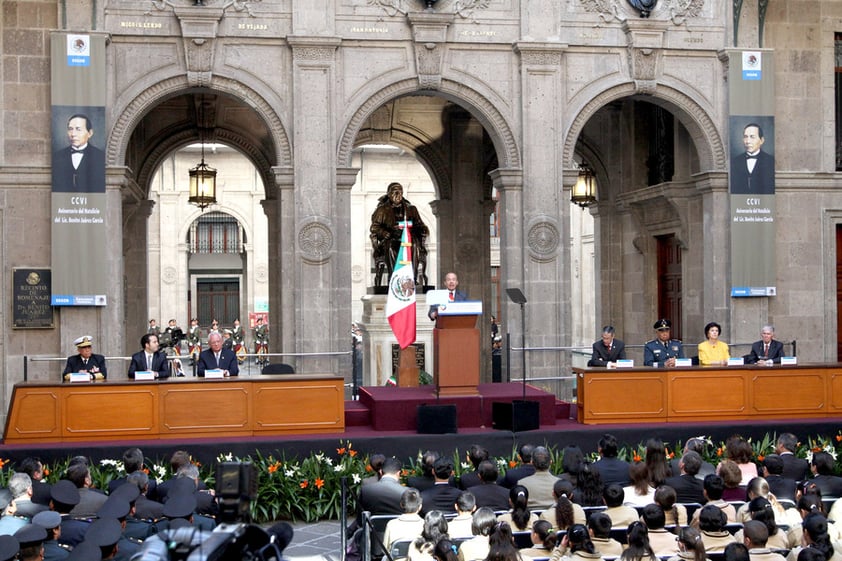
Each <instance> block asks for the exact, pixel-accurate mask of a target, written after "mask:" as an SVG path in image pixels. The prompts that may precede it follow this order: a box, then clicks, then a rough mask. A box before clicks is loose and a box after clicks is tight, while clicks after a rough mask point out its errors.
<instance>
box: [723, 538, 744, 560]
mask: <svg viewBox="0 0 842 561" xmlns="http://www.w3.org/2000/svg"><path fill="white" fill-rule="evenodd" d="M722 556H723V557H724V558H725V561H749V557H748V548H747V547H746V546H745V544H741V543H736V542H734V543H729V544H728V545H726V546H725V551H724V552H723V554H722Z"/></svg>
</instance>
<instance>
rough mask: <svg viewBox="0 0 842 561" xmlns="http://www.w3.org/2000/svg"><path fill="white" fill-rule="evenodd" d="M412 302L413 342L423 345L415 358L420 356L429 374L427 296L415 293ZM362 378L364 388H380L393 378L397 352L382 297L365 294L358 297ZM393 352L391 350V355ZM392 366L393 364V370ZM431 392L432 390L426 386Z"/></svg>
mask: <svg viewBox="0 0 842 561" xmlns="http://www.w3.org/2000/svg"><path fill="white" fill-rule="evenodd" d="M416 298H417V300H416V303H415V342H416V343H423V345H424V350H423V352H422V350H421V349H420V348H419V349H418V358H419V359H421V358H422V357H423V364H424V371H425V372H428V373H430V374H431V375H432V373H433V368H434V366H435V365H434V364H433V327H435V323H434V322H432V321H430V318H428V317H427V310H428V309H429V306H428V305H427V297H426V295H424V294H418V295H417V296H416ZM362 302H363V317H362V324H363V325H362V326H361V327H362V328H363V331H364V336H363V378H362V385H364V386H383V385H385V384H386V382H387V380H388V379H389V377H390V376H392V374H394V375H395V376H397V374H398V369H397V368H398V366H399V356H400V352H399V349H398V342H397V340H396V339H395V335H394V333H392V328H391V326H390V325H389V320H388V319H387V318H386V295H385V294H382V295H381V294H366V295H365V296H363V297H362ZM393 350H394V351H395V352H394V353H393ZM393 364H394V365H395V368H394V371H393V369H392V368H393ZM430 388H431V390H432V389H433V388H434V387H433V386H430Z"/></svg>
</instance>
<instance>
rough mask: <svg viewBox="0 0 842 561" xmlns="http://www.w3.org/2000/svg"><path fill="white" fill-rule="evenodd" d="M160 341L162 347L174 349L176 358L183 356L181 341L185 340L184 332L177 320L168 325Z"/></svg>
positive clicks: (172, 320)
mask: <svg viewBox="0 0 842 561" xmlns="http://www.w3.org/2000/svg"><path fill="white" fill-rule="evenodd" d="M158 339H159V341H160V342H161V346H162V347H166V348H168V349H172V350H173V352H174V353H175V356H181V340H182V339H184V331H182V330H181V328H180V327H179V326H178V323H176V321H175V318H173V319H171V320H170V321H169V322H168V323H167V328H166V329H165V330H164V332H163V333H162V334H161V336H160V337H159V338H158Z"/></svg>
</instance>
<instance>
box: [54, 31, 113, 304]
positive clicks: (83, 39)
mask: <svg viewBox="0 0 842 561" xmlns="http://www.w3.org/2000/svg"><path fill="white" fill-rule="evenodd" d="M105 38H106V36H105V35H104V34H80V33H67V32H54V33H52V34H51V35H50V41H51V56H52V58H51V83H52V88H51V99H52V135H51V137H52V147H51V151H52V295H51V299H50V300H51V304H52V305H53V306H105V305H106V304H107V298H106V287H107V286H108V283H109V280H110V279H108V278H107V275H106V267H105V265H104V263H103V260H104V259H106V228H105V227H106V222H105V220H106V195H105V139H106V134H105V131H106V128H105V101H106V79H105Z"/></svg>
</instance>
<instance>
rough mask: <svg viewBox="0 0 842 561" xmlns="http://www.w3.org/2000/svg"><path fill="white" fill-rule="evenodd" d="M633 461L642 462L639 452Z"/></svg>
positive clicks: (635, 454)
mask: <svg viewBox="0 0 842 561" xmlns="http://www.w3.org/2000/svg"><path fill="white" fill-rule="evenodd" d="M632 459H633V460H634V461H635V462H639V461H640V460H641V457H640V454H638V453H637V452H635V453H634V456H633V457H632Z"/></svg>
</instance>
